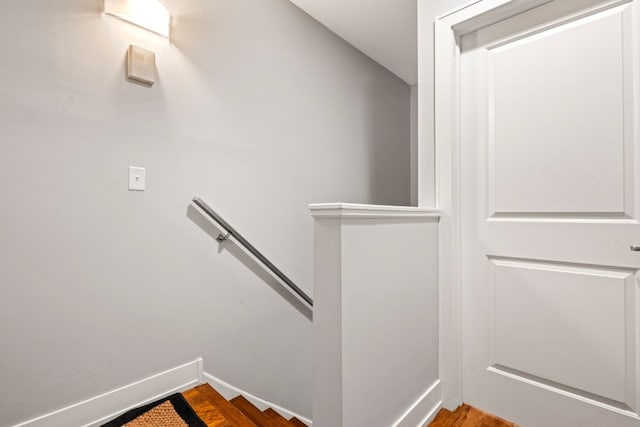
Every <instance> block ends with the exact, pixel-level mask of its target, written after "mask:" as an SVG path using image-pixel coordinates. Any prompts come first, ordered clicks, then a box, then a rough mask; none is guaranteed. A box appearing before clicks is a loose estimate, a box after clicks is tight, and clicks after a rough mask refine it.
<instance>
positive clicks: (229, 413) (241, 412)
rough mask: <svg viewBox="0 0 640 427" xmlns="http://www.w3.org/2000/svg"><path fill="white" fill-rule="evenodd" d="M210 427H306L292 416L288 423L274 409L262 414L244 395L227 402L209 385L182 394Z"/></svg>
mask: <svg viewBox="0 0 640 427" xmlns="http://www.w3.org/2000/svg"><path fill="white" fill-rule="evenodd" d="M182 396H184V398H185V399H186V400H187V402H189V405H191V407H192V408H193V410H194V411H195V412H196V414H198V416H199V417H200V419H201V420H202V421H204V422H205V423H206V424H207V426H208V427H307V425H306V424H304V423H303V422H302V421H300V420H298V419H297V418H295V417H293V418H291V419H290V420H287V419H286V418H284V417H283V416H282V415H280V414H279V413H277V412H276V411H274V410H273V409H271V408H268V409H266V410H264V411H261V410H260V409H259V408H257V407H256V406H254V405H253V404H252V403H251V402H249V401H248V400H247V399H245V398H244V397H243V396H238V397H234V398H233V399H231V400H227V399H225V398H224V397H223V396H222V395H221V394H220V393H218V392H217V391H216V390H215V389H214V388H213V387H211V386H210V385H209V384H203V385H200V386H198V387H195V388H192V389H191V390H188V391H185V392H184V393H182Z"/></svg>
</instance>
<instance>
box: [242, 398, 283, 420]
mask: <svg viewBox="0 0 640 427" xmlns="http://www.w3.org/2000/svg"><path fill="white" fill-rule="evenodd" d="M230 402H231V403H232V404H233V406H235V407H236V408H238V409H239V410H240V412H242V413H243V414H244V415H245V416H246V417H247V418H249V419H250V420H251V421H252V422H253V423H255V424H256V425H258V426H260V427H278V426H280V424H278V423H277V422H275V421H273V420H272V419H271V417H269V415H267V414H265V413H264V412H262V411H261V410H260V409H259V408H258V407H256V406H255V405H254V404H253V403H251V402H249V401H248V400H247V399H246V398H245V397H244V396H237V397H234V398H233V399H231V400H230Z"/></svg>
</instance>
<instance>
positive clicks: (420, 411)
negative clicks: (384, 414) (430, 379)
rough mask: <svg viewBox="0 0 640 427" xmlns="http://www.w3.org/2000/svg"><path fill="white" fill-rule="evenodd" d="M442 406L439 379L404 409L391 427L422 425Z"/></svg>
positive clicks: (428, 421) (419, 426) (415, 426)
mask: <svg viewBox="0 0 640 427" xmlns="http://www.w3.org/2000/svg"><path fill="white" fill-rule="evenodd" d="M440 408H442V395H441V391H440V380H437V381H436V382H435V383H433V385H431V387H429V388H428V389H427V390H426V391H425V392H424V393H422V395H421V396H420V397H419V398H418V399H417V400H416V401H415V402H414V403H413V405H411V406H410V407H409V409H407V410H406V411H405V413H404V414H402V416H401V417H400V418H398V421H396V422H395V423H394V424H393V427H424V426H426V425H427V424H429V423H430V422H431V421H433V419H434V418H435V417H436V415H437V414H438V411H439V410H440Z"/></svg>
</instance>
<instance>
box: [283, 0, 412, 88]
mask: <svg viewBox="0 0 640 427" xmlns="http://www.w3.org/2000/svg"><path fill="white" fill-rule="evenodd" d="M291 2H292V3H294V4H295V5H297V6H298V7H299V8H301V9H302V10H304V11H305V12H307V13H308V14H309V15H311V16H312V17H313V18H315V19H316V20H318V21H319V22H320V23H322V24H323V25H324V26H326V27H327V28H329V29H330V30H331V31H333V32H334V33H336V34H337V35H339V36H340V37H342V38H343V39H344V40H346V41H347V42H348V43H350V44H352V45H353V46H355V47H356V48H357V49H359V50H360V51H362V52H363V53H364V54H365V55H367V56H369V57H371V58H372V59H373V60H374V61H376V62H378V63H379V64H381V65H382V66H384V67H385V68H387V69H388V70H389V71H391V72H392V73H394V74H395V75H396V76H398V77H400V78H401V79H402V80H404V81H405V82H407V83H408V84H410V85H413V84H416V83H417V81H418V60H417V51H418V46H417V45H418V34H417V12H416V10H417V1H416V0H348V1H346V0H291Z"/></svg>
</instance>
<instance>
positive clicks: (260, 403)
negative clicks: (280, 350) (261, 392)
mask: <svg viewBox="0 0 640 427" xmlns="http://www.w3.org/2000/svg"><path fill="white" fill-rule="evenodd" d="M203 379H204V382H207V383H209V384H211V386H212V387H213V388H215V389H216V390H218V392H219V393H220V394H221V395H222V396H224V398H225V399H232V398H234V397H236V396H238V395H240V394H241V395H242V396H244V397H245V399H247V400H248V401H249V402H251V403H253V404H254V405H255V406H257V407H258V408H260V410H262V411H264V410H265V409H267V408H272V409H273V410H275V411H276V412H277V413H279V414H280V415H282V416H283V417H285V418H287V419H289V418H291V417H296V418H297V419H299V420H300V421H302V422H303V423H305V424H306V425H308V426H311V425H312V421H311V420H310V419H308V418H305V417H303V416H301V415H298V414H296V413H295V412H291V411H289V410H288V409H285V408H283V407H281V406H278V405H276V404H275V403H271V402H267V401H266V400H264V399H261V398H260V397H258V396H255V395H253V394H251V393H248V392H246V391H243V390H240V389H239V388H237V387H235V386H232V385H231V384H229V383H226V382H224V381H222V380H221V379H220V378H217V377H215V376H213V375H211V374H208V373H206V372H204V374H203Z"/></svg>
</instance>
